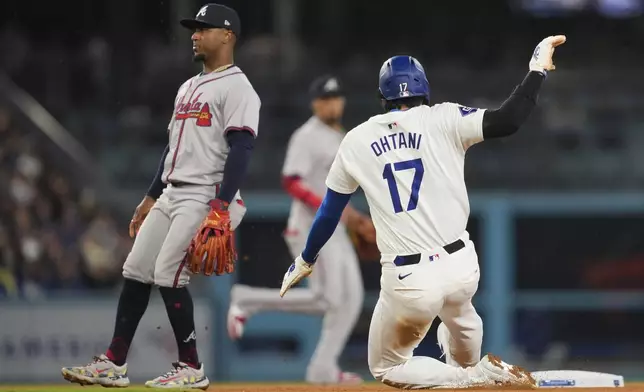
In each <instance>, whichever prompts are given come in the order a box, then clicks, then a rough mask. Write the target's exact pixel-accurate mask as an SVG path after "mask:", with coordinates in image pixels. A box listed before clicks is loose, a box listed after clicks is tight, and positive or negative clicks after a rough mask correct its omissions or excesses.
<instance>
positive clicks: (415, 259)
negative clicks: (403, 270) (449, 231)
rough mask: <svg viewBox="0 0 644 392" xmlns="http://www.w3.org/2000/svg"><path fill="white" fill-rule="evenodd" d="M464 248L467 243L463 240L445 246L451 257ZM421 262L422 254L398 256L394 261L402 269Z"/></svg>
mask: <svg viewBox="0 0 644 392" xmlns="http://www.w3.org/2000/svg"><path fill="white" fill-rule="evenodd" d="M463 248H465V242H463V240H456V241H454V242H452V243H451V244H447V245H445V246H443V249H445V252H447V253H448V254H450V255H451V254H452V253H456V252H458V251H459V250H461V249H463ZM419 262H420V253H416V254H415V255H407V256H396V258H395V259H394V264H396V266H397V267H402V266H403V265H413V264H418V263H419Z"/></svg>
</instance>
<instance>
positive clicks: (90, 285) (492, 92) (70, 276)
mask: <svg viewBox="0 0 644 392" xmlns="http://www.w3.org/2000/svg"><path fill="white" fill-rule="evenodd" d="M204 3H205V1H196V0H173V1H172V0H137V1H124V0H91V1H82V0H78V1H67V0H60V1H38V0H37V1H16V0H4V1H2V3H0V75H1V76H2V77H1V78H0V81H1V82H2V83H1V84H0V85H1V86H2V90H1V92H0V181H2V184H3V186H2V187H1V188H0V201H1V202H2V204H1V206H2V208H1V211H0V213H1V221H0V296H4V297H7V298H23V299H26V300H33V299H37V298H45V297H49V296H54V295H57V294H60V293H72V295H79V294H78V293H88V292H93V293H97V295H98V293H106V292H107V293H108V295H112V296H114V293H116V292H117V289H118V285H119V283H120V267H121V265H122V263H123V261H124V259H125V256H126V255H127V252H129V247H130V246H131V240H130V239H129V238H128V237H127V233H126V229H127V221H128V220H129V218H130V215H131V213H132V211H133V210H134V207H135V206H136V204H137V203H138V202H139V201H140V199H141V197H142V196H143V195H144V192H145V190H146V189H147V186H148V185H149V182H150V181H151V180H152V178H153V176H154V172H155V170H156V166H157V164H158V160H159V158H160V154H161V152H162V150H163V148H164V146H165V144H166V143H167V133H166V127H167V123H168V121H169V119H170V116H171V111H172V103H173V100H174V97H175V94H176V91H177V89H178V87H179V86H180V85H181V83H182V82H183V81H184V80H186V79H187V78H189V77H191V76H192V75H194V74H195V73H197V72H199V71H200V66H199V65H198V64H194V63H192V61H191V42H190V32H188V31H187V30H184V29H183V28H181V27H180V26H179V24H178V22H177V21H178V19H180V18H181V17H187V16H193V15H194V14H195V13H196V12H197V10H198V9H199V7H200V6H201V5H202V4H204ZM221 3H223V4H226V5H229V6H231V7H233V8H235V9H236V10H237V11H238V13H239V14H240V17H241V20H242V39H241V41H240V43H239V45H238V48H237V50H236V55H235V61H236V63H237V64H238V65H239V66H240V68H241V69H242V70H243V71H244V72H245V73H246V74H247V75H248V77H249V79H250V81H251V82H252V84H253V85H254V87H255V89H256V90H257V92H258V93H259V95H260V97H261V99H262V110H261V118H260V132H259V138H258V140H257V143H258V145H257V148H256V150H255V154H254V157H253V161H252V163H251V168H250V175H249V178H248V180H247V181H246V183H245V186H244V188H243V190H242V192H243V194H245V195H250V196H254V198H253V200H259V202H258V203H259V204H261V201H262V200H267V199H264V197H266V198H268V197H269V196H270V197H273V198H274V197H277V198H281V199H285V198H286V195H285V194H284V193H282V192H281V190H280V175H279V173H280V170H281V164H282V162H283V157H284V153H285V148H286V144H287V141H288V138H289V137H290V135H291V133H292V132H293V130H294V129H296V128H297V127H298V126H299V125H300V124H301V123H302V122H304V121H305V120H306V119H307V118H308V117H309V116H310V112H309V109H308V101H307V95H306V92H307V88H308V84H309V82H310V81H311V80H312V79H313V78H315V77H316V76H318V75H320V74H321V73H334V74H336V75H338V76H339V77H340V78H341V79H342V80H343V81H344V82H345V84H346V86H347V90H348V95H347V102H348V105H347V109H346V115H345V125H346V126H347V127H349V128H350V127H352V126H355V125H357V124H359V123H360V122H362V121H364V120H365V119H367V118H368V117H370V116H372V115H374V114H376V113H378V112H379V110H380V108H379V102H378V100H377V95H376V91H377V74H378V70H379V68H380V66H381V64H382V62H383V61H384V60H385V59H387V58H388V57H390V56H392V55H396V54H402V53H404V54H410V55H413V56H415V57H416V58H418V59H419V60H420V61H421V62H422V63H423V65H424V66H425V70H426V71H427V75H428V78H429V81H430V85H431V98H432V102H434V103H436V102H443V101H451V102H459V103H461V104H465V105H468V106H475V107H491V108H494V107H496V106H498V105H499V104H500V103H501V102H502V101H503V99H505V98H506V97H507V96H508V95H509V93H510V92H511V91H512V89H513V88H514V86H515V85H516V84H518V83H519V82H520V81H521V79H522V78H523V77H524V75H525V73H526V72H527V70H528V61H529V58H530V55H531V53H532V50H533V48H534V47H535V45H536V44H537V43H538V42H539V41H540V40H541V39H542V38H544V37H546V36H548V35H553V34H565V35H566V36H567V38H568V42H567V43H566V44H565V45H564V46H562V47H561V48H560V49H558V50H557V53H556V56H555V62H556V65H557V70H556V71H555V72H552V73H550V74H549V76H548V79H547V81H546V83H545V86H544V88H543V92H542V94H541V97H540V102H539V106H538V108H537V109H536V110H535V112H534V113H533V115H532V116H531V118H530V120H529V122H528V124H526V125H525V126H524V127H523V128H522V130H521V131H520V132H519V133H518V134H516V135H514V136H512V137H511V138H508V139H507V140H500V141H496V140H495V141H486V142H485V143H483V144H481V145H479V146H477V147H476V148H473V149H472V150H471V151H470V153H469V154H468V158H467V163H466V179H467V182H468V186H469V188H470V191H471V193H472V194H482V195H490V194H492V195H494V194H502V195H504V196H503V197H502V198H501V200H505V201H508V203H509V200H515V198H519V197H528V198H536V199H534V200H541V199H539V198H540V197H541V196H542V195H544V194H553V193H556V194H557V195H562V197H564V198H566V197H567V198H568V199H566V200H567V201H559V202H553V203H554V204H551V203H549V202H545V201H544V202H543V203H541V204H540V205H541V207H539V208H536V207H534V208H533V207H530V208H527V207H525V208H524V207H521V206H522V205H524V204H525V203H524V204H521V203H519V204H516V203H515V206H516V205H519V207H516V208H514V209H513V210H512V212H511V219H512V236H507V237H504V238H505V240H506V242H507V243H511V244H512V246H511V249H513V251H512V254H511V256H510V257H511V260H512V264H511V266H510V270H511V271H512V279H513V280H514V281H513V284H512V287H513V288H514V289H517V290H525V293H527V294H535V293H540V292H541V293H546V296H545V297H543V300H542V302H539V303H540V304H542V305H539V306H537V305H534V303H537V302H538V301H537V302H534V303H533V302H530V303H531V304H532V305H529V306H528V305H526V308H525V309H517V310H516V311H513V319H514V320H515V321H516V322H515V323H514V324H513V327H512V336H513V337H512V344H513V346H512V350H514V351H513V352H514V355H515V358H527V359H530V360H535V361H539V360H543V361H546V360H550V361H551V362H549V363H551V364H553V366H555V365H557V364H561V363H567V362H565V361H574V360H578V361H581V362H585V361H595V363H601V364H603V363H608V362H610V363H621V364H623V363H627V364H635V363H639V361H644V357H642V354H641V353H642V348H643V346H644V337H643V336H644V335H643V334H642V333H641V331H642V329H643V327H644V320H643V317H642V309H644V302H643V301H641V298H642V296H641V293H642V292H641V290H642V289H643V288H644V240H642V233H644V219H643V218H644V201H642V200H640V199H639V197H640V196H639V195H640V193H641V188H642V186H643V185H644V154H642V149H643V148H644V76H643V75H642V64H643V63H644V61H643V57H644V51H643V50H642V49H643V48H644V16H643V15H644V1H640V0H603V1H600V0H523V1H522V0H485V1H442V0H431V1H430V0H408V1H405V2H400V3H396V4H393V3H391V2H385V1H381V0H377V1H374V0H326V1H311V0H307V1H304V0H271V1H269V0H245V1H244V0H237V1H232V0H230V1H228V0H226V1H224V0H222V1H221ZM25 94H26V95H25ZM29 97H31V98H33V100H34V101H31V100H30V99H31V98H29ZM32 105H36V106H38V107H39V105H42V108H44V109H45V111H46V112H47V113H49V114H51V115H52V116H53V119H55V121H57V122H59V123H60V124H61V125H62V128H61V129H62V131H64V132H65V134H66V135H71V136H72V139H74V140H76V141H78V142H79V143H80V146H82V148H81V149H80V151H81V152H84V153H86V156H84V155H83V154H81V153H78V154H80V155H83V156H84V157H85V158H86V161H82V160H79V157H78V154H76V155H75V154H74V153H73V152H70V151H71V150H70V149H66V148H65V146H69V143H70V142H69V141H68V140H67V139H65V140H66V141H61V140H62V139H61V138H57V137H56V136H55V135H56V133H52V132H49V131H51V129H52V128H55V127H54V126H53V125H52V124H53V122H52V121H49V120H53V119H49V118H48V117H47V116H46V115H44V114H42V113H41V112H38V111H35V109H33V108H32V109H29V108H30V107H32ZM47 124H49V126H47ZM47 130H49V131H47ZM74 151H77V150H74ZM79 161H81V162H86V163H87V164H86V165H85V164H79ZM624 198H626V199H628V200H627V201H624V200H626V199H624ZM517 200H518V199H517ZM521 200H523V199H521ZM530 200H532V199H530ZM571 200H572V201H571ZM597 200H601V201H597ZM593 201H597V202H596V203H594V202H593ZM286 203H287V201H286ZM526 203H528V202H526ZM259 204H257V203H256V205H255V206H256V208H257V212H256V213H251V214H250V215H249V216H247V218H246V219H245V221H244V224H243V225H242V227H241V228H240V232H241V244H242V245H241V250H242V254H243V256H244V262H245V264H244V266H243V268H242V269H241V271H240V273H239V274H238V277H237V279H238V280H240V281H242V282H245V283H250V284H255V285H261V286H268V287H277V286H278V283H279V281H280V278H281V276H282V273H283V271H284V268H285V266H287V265H288V263H289V256H288V253H287V251H286V247H285V245H284V244H283V240H282V239H281V232H282V230H283V229H284V226H285V222H286V220H285V219H286V213H287V210H286V209H285V208H282V210H280V211H281V212H277V213H276V212H275V211H273V212H270V211H268V207H266V208H263V207H261V205H260V207H257V205H259ZM528 204H529V203H528ZM533 204H534V203H533ZM537 204H539V202H537ZM625 204H628V205H629V206H630V207H628V208H625V207H624V205H625ZM286 205H288V204H286ZM578 205H582V206H583V205H587V206H588V207H584V208H580V207H579V206H578ZM249 209H250V210H252V209H253V205H252V204H250V205H249ZM250 210H249V211H250ZM264 210H266V211H264ZM572 210H574V213H571V212H570V211H572ZM267 211H268V212H267ZM487 211H488V210H486V209H485V208H484V207H481V208H478V207H476V206H475V207H474V208H473V217H472V222H471V224H470V228H469V230H470V232H471V233H472V237H473V239H474V241H475V243H476V244H477V247H478V248H479V253H480V254H481V263H482V265H483V271H484V274H495V273H496V272H497V271H493V270H486V269H485V265H486V264H488V263H489V262H490V261H489V260H487V259H486V255H489V254H494V253H493V252H492V253H490V252H487V251H486V250H485V249H483V248H484V247H485V242H484V239H485V238H486V236H489V235H490V233H489V232H486V228H487V227H488V226H485V227H482V222H483V221H484V220H487V219H490V215H489V214H488V212H487ZM265 212H266V213H265ZM488 230H489V229H488ZM511 237H513V239H512V240H511V239H510V238H511ZM267 255H270V257H267ZM488 258H489V257H488ZM363 272H364V281H365V286H366V287H367V289H369V290H372V293H376V294H377V290H378V287H379V286H378V285H379V281H378V279H379V265H378V263H377V262H376V263H374V262H371V263H369V262H366V263H364V264H363ZM489 282H493V279H490V280H485V281H484V282H483V283H482V288H481V290H485V289H486V287H485V285H486V284H489ZM196 287H201V286H200V284H199V283H197V285H196ZM571 293H572V294H571ZM575 293H577V294H575ZM602 293H605V294H606V295H608V294H610V295H613V294H615V295H618V296H617V297H607V296H606V297H605V296H602V295H603V294H602ZM560 294H561V295H564V294H565V295H578V296H577V297H572V296H570V297H566V298H571V299H570V301H572V302H570V301H569V302H566V303H570V304H572V305H570V306H568V307H566V308H562V307H561V306H559V307H557V306H555V304H554V303H555V302H557V301H556V298H557V295H560ZM83 295H85V294H83ZM521 298H523V297H521ZM526 298H528V297H526ZM530 298H532V297H530ZM540 298H541V297H540ZM574 298H576V300H574ZM615 298H617V299H615ZM528 299H529V298H528ZM609 299H611V301H613V302H610V301H609ZM526 301H527V300H526ZM549 301H550V302H549ZM620 301H621V302H620ZM114 302H115V301H114ZM528 302H529V301H528ZM528 302H526V303H528ZM551 302H552V303H553V305H552V307H551V306H550V305H549V304H550V303H551ZM587 303H593V304H600V305H597V306H595V307H593V306H594V305H593V306H584V305H583V304H587ZM575 304H577V305H575ZM372 305H373V304H366V306H365V314H364V315H363V320H361V322H360V324H359V326H358V328H357V330H356V333H355V337H354V339H352V342H351V343H350V345H349V347H348V350H347V352H346V353H345V356H346V361H347V362H349V363H350V362H351V361H355V362H356V363H360V361H364V358H365V351H364V350H365V340H366V331H367V329H368V320H369V316H370V312H371V309H372ZM370 306H371V307H370ZM482 313H483V315H484V316H485V313H486V311H485V310H483V311H482ZM486 322H487V321H486ZM0 331H1V329H0ZM427 340H428V341H430V342H429V343H427V344H424V345H423V346H421V347H420V348H419V353H420V351H422V350H425V351H426V352H427V353H430V354H436V353H437V349H436V348H435V347H434V345H433V343H434V342H435V332H434V328H432V331H431V332H430V334H429V337H428V339H427ZM251 346H252V344H251ZM557 361H559V362H557ZM363 365H364V364H363ZM628 366H630V365H628ZM628 366H627V365H623V366H622V367H623V368H625V367H628ZM633 366H634V365H633ZM635 367H637V366H635ZM639 368H640V369H641V367H639ZM642 376H644V374H642Z"/></svg>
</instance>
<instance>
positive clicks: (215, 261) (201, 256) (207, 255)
mask: <svg viewBox="0 0 644 392" xmlns="http://www.w3.org/2000/svg"><path fill="white" fill-rule="evenodd" d="M209 204H210V212H209V213H208V216H207V217H206V219H204V221H203V222H202V223H201V226H200V227H199V230H197V233H196V234H195V236H194V237H193V238H192V241H191V242H190V247H188V251H187V253H186V257H187V258H188V260H187V264H188V268H189V269H190V271H191V272H192V273H194V274H201V273H203V274H204V275H206V276H210V275H212V274H213V273H214V274H215V275H223V274H230V273H233V272H234V271H235V262H236V261H237V251H236V250H235V237H234V232H233V231H232V230H231V228H230V214H229V212H228V203H226V202H224V201H221V200H212V201H210V203H209Z"/></svg>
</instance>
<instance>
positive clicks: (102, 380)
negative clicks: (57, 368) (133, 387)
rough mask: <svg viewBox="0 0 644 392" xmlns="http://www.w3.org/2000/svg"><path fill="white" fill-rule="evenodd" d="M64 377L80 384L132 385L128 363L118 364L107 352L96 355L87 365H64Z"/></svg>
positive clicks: (123, 386)
mask: <svg viewBox="0 0 644 392" xmlns="http://www.w3.org/2000/svg"><path fill="white" fill-rule="evenodd" d="M62 374H63V378H64V379H65V380H67V381H69V382H71V383H76V384H80V385H83V386H84V385H102V386H104V387H110V388H125V387H127V386H129V385H130V379H129V378H128V377H127V364H124V365H123V366H116V365H115V364H114V362H112V361H110V360H109V358H107V357H106V356H105V354H101V355H99V356H98V357H94V360H93V361H92V362H90V363H89V364H87V365H85V366H72V367H64V368H63V369H62Z"/></svg>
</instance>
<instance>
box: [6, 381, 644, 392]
mask: <svg viewBox="0 0 644 392" xmlns="http://www.w3.org/2000/svg"><path fill="white" fill-rule="evenodd" d="M542 389H547V390H552V389H555V390H560V389H562V388H542ZM566 389H569V390H571V391H570V392H611V391H612V392H644V383H628V382H627V383H626V385H625V386H624V387H623V388H566ZM397 390H398V389H395V388H391V387H387V386H385V385H382V384H377V383H369V384H364V385H359V386H313V385H309V384H286V383H285V384H277V383H270V384H262V383H237V384H216V385H211V386H210V388H209V389H208V391H222V392H223V391H226V392H318V391H320V392H363V391H364V392H393V391H397ZM491 390H494V389H486V390H485V391H486V392H489V391H491ZM499 390H502V391H503V392H512V391H514V390H513V389H499ZM67 391H70V392H98V391H105V392H107V391H123V392H153V391H167V390H166V389H152V388H145V387H142V386H131V387H129V388H125V389H106V388H102V387H99V386H91V387H81V386H80V385H71V384H70V385H64V384H49V385H15V386H13V385H11V386H3V385H1V384H0V392H67ZM440 391H448V389H441V390H440ZM468 391H476V389H468ZM521 391H522V392H525V391H526V389H523V390H521Z"/></svg>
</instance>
